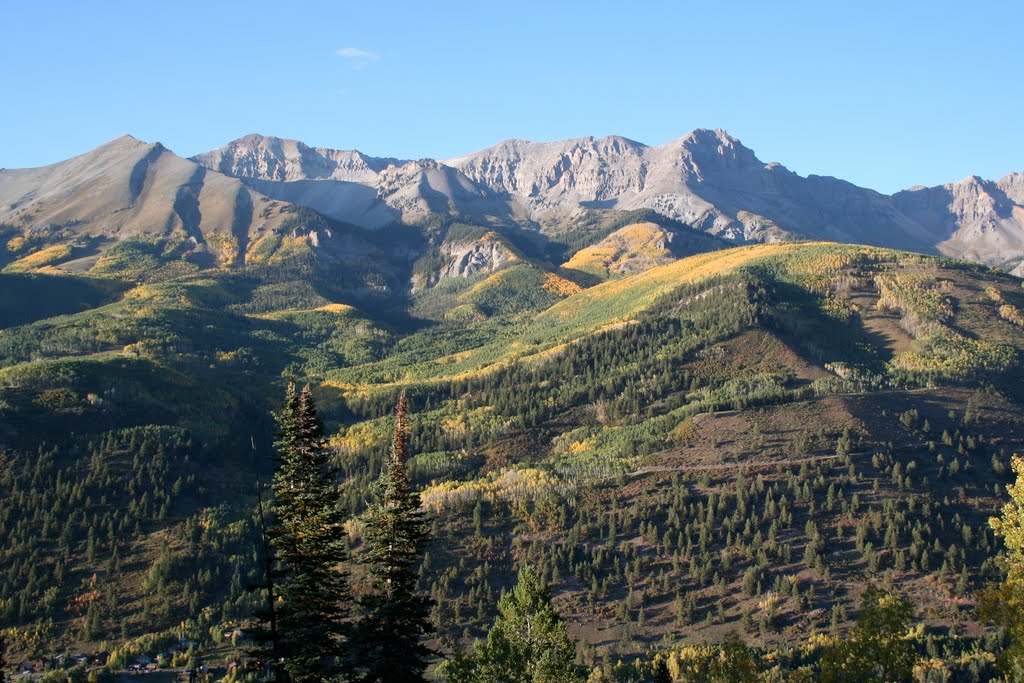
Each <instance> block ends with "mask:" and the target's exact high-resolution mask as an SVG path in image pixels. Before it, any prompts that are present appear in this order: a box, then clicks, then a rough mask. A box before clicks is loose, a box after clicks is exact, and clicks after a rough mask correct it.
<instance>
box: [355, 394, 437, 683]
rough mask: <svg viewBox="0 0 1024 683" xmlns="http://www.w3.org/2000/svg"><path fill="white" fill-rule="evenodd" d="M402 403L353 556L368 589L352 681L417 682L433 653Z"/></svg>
mask: <svg viewBox="0 0 1024 683" xmlns="http://www.w3.org/2000/svg"><path fill="white" fill-rule="evenodd" d="M407 409H408V407H407V402H406V398H405V395H404V394H403V395H402V396H401V398H399V400H398V405H397V407H396V410H395V431H394V438H393V439H392V445H391V452H390V454H389V455H388V457H387V458H386V459H385V461H384V466H383V468H382V469H381V474H380V479H379V480H378V482H377V484H376V487H375V490H374V498H375V500H374V501H373V503H372V504H371V506H370V508H369V510H368V511H367V512H366V514H365V515H364V521H365V527H364V532H363V539H364V541H365V548H364V550H363V552H362V554H361V555H360V562H361V563H362V564H364V565H365V566H366V568H367V574H368V575H369V578H370V584H369V588H370V590H369V592H368V593H367V594H366V595H365V596H363V597H362V598H361V599H360V601H359V605H360V607H361V608H362V610H363V616H362V618H361V619H360V620H359V622H358V624H357V626H356V628H355V632H354V634H353V638H352V648H353V651H354V657H355V660H356V661H355V666H356V669H357V677H356V680H358V681H361V682H362V683H388V682H390V683H404V682H406V681H423V680H425V679H424V678H423V672H424V670H425V669H426V667H427V662H428V660H429V658H430V656H431V655H432V654H433V652H432V651H431V650H430V649H429V648H427V647H426V646H425V645H424V644H423V642H422V639H423V637H424V636H425V635H427V634H428V633H430V632H431V630H432V629H431V626H430V607H431V605H432V604H433V600H431V599H430V598H429V597H428V596H425V595H422V594H420V593H418V592H417V590H416V584H417V582H418V579H419V577H418V573H417V571H416V565H417V563H418V561H419V560H420V558H421V556H422V554H423V551H424V548H425V546H426V544H427V541H428V540H429V536H428V532H427V523H426V520H425V518H424V514H423V512H422V510H420V497H419V494H417V493H415V492H413V491H412V487H411V485H410V483H409V475H408V473H407V471H406V459H407V457H408V447H407V442H408V432H407V426H406V417H407Z"/></svg>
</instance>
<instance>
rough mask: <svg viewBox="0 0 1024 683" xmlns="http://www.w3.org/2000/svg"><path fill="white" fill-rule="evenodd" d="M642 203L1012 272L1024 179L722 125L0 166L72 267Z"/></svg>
mask: <svg viewBox="0 0 1024 683" xmlns="http://www.w3.org/2000/svg"><path fill="white" fill-rule="evenodd" d="M637 209H645V210H649V211H653V212H656V213H657V214H658V215H660V216H663V217H665V218H668V219H672V220H675V221H679V222H682V223H684V224H686V225H688V226H692V227H693V228H696V229H698V230H701V231H704V232H706V233H710V234H711V235H714V236H716V237H718V238H721V239H723V240H725V241H726V242H730V243H733V244H748V243H759V242H778V241H792V240H807V239H813V240H829V241H837V242H848V243H858V244H870V245H875V246H883V247H894V248H900V249H906V250H911V251H918V252H922V253H930V254H942V255H946V256H951V257H955V258H960V259H967V260H971V261H976V262H979V263H983V264H986V265H989V266H992V267H996V268H1000V269H1004V270H1008V271H1012V272H1014V273H1015V274H1018V275H1021V274H1024V174H1021V173H1011V174H1009V175H1007V176H1005V177H1003V178H1000V179H998V180H984V179H981V178H978V177H976V176H971V177H968V178H965V179H964V180H961V181H959V182H951V183H946V184H945V185H942V186H938V187H927V188H926V187H913V188H910V189H908V190H905V191H902V192H898V193H896V194H893V195H884V194H881V193H878V192H875V191H873V190H869V189H866V188H862V187H858V186H856V185H853V184H851V183H849V182H846V181H843V180H839V179H836V178H832V177H826V176H816V175H811V176H808V177H802V176H800V175H797V174H796V173H793V172H792V171H789V170H788V169H786V168H785V167H784V166H782V165H781V164H778V163H774V162H772V163H764V162H762V161H761V160H759V159H758V158H757V156H756V155H755V153H754V152H753V151H752V150H750V149H748V148H747V147H745V146H744V145H743V144H742V143H741V142H740V141H739V140H737V139H736V138H734V137H732V136H730V135H729V134H728V133H726V132H725V131H722V130H705V129H699V130H695V131H693V132H691V133H689V134H688V135H686V136H684V137H682V138H679V139H677V140H673V141H672V142H669V143H666V144H663V145H658V146H647V145H644V144H641V143H638V142H635V141H632V140H628V139H626V138H622V137H617V136H609V137H604V138H593V137H585V138H577V139H573V140H565V141H560V142H529V141H524V140H506V141H504V142H501V143H499V144H497V145H495V146H493V147H490V148H487V149H484V150H481V151H479V152H476V153H473V154H469V155H466V156H463V157H458V158H453V159H446V160H432V159H420V160H403V159H393V158H377V157H371V156H367V155H365V154H363V153H361V152H358V151H341V150H334V149H325V148H318V147H310V146H308V145H306V144H304V143H302V142H299V141H296V140H284V139H280V138H275V137H266V136H261V135H247V136H245V137H242V138H240V139H238V140H235V141H234V142H231V143H228V144H227V145H225V146H223V147H219V148H217V149H215V150H211V151H209V152H205V153H203V154H199V155H196V156H194V157H192V158H189V159H185V158H182V157H180V156H178V155H176V154H174V153H173V152H171V151H170V150H168V149H167V148H165V147H164V146H163V145H161V144H160V143H144V142H141V141H139V140H136V139H134V138H132V137H130V136H123V137H121V138H118V139H116V140H113V141H111V142H109V143H106V144H104V145H102V146H100V147H98V148H96V149H95V150H92V151H91V152H88V153H86V154H83V155H81V156H78V157H75V158H73V159H69V160H66V161H63V162H59V163H56V164H53V165H50V166H45V167H41V168H33V169H2V170H0V224H4V225H6V226H8V227H9V228H12V229H13V231H12V232H13V233H14V234H21V235H22V236H23V237H30V238H34V239H36V240H37V241H39V243H40V244H41V245H45V244H59V243H61V241H62V240H63V241H65V242H66V241H67V240H72V241H74V240H79V242H78V243H77V244H78V247H79V248H78V249H76V250H75V251H74V256H75V258H69V259H68V261H70V262H72V264H71V265H72V267H73V268H81V267H83V266H84V267H87V266H88V265H89V264H90V263H91V261H89V260H88V259H90V258H94V257H95V253H94V254H93V255H92V256H89V253H90V252H89V250H88V249H82V248H81V247H82V246H83V245H82V244H81V240H82V239H88V240H91V242H90V244H91V245H92V247H93V251H94V252H97V253H101V252H102V251H103V250H104V249H106V248H108V247H109V245H110V244H113V243H116V242H117V241H119V240H122V239H124V238H126V237H131V236H139V235H145V236H149V237H160V236H167V235H170V234H179V235H180V234H184V235H185V236H187V239H189V240H191V241H192V242H193V243H194V244H195V248H196V250H198V251H206V252H208V253H210V254H212V256H213V257H214V258H215V259H216V260H217V261H218V262H219V263H221V264H228V265H235V264H241V263H244V262H245V259H246V257H247V254H248V250H249V247H250V245H251V244H253V243H255V242H257V241H258V240H259V238H260V237H261V236H263V235H266V234H270V233H273V232H274V231H277V232H281V231H282V229H283V228H285V227H288V228H295V227H296V226H298V227H302V224H303V220H299V221H296V220H295V218H296V216H300V217H302V218H308V216H309V215H310V214H309V212H315V213H316V214H319V215H320V216H321V217H323V218H325V219H327V220H328V221H334V222H338V223H344V224H349V225H352V226H358V227H361V228H364V229H370V230H378V231H379V230H383V229H386V228H388V226H393V225H397V224H407V225H408V224H411V225H422V224H426V223H430V222H431V221H434V222H436V221H438V220H453V219H454V220H458V221H460V222H463V223H469V224H473V225H479V226H485V227H488V228H491V229H494V230H497V231H499V232H505V231H507V230H510V229H511V230H515V231H518V232H520V233H523V234H526V235H528V236H530V237H531V239H533V240H534V241H541V242H543V241H546V240H551V239H555V240H557V239H558V237H559V235H560V234H563V233H564V232H565V231H566V229H567V228H566V226H568V225H571V224H573V222H574V221H575V222H578V221H580V220H581V218H588V217H589V218H591V219H592V218H593V217H594V216H603V215H606V214H607V215H615V214H617V213H619V212H622V211H630V210H637ZM83 254H85V256H82V255H83ZM82 258H85V259H86V261H85V262H84V264H83V263H80V262H79V261H80V259H82ZM556 260H557V259H556ZM51 265H56V266H61V262H60V261H59V260H57V261H54V262H53V263H52V264H51ZM555 265H558V264H555Z"/></svg>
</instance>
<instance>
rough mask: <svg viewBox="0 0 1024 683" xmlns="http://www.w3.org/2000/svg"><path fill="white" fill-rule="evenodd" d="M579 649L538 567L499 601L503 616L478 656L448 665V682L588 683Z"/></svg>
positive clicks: (524, 572)
mask: <svg viewBox="0 0 1024 683" xmlns="http://www.w3.org/2000/svg"><path fill="white" fill-rule="evenodd" d="M575 659H576V645H575V643H573V641H572V640H570V639H569V633H568V631H567V629H566V626H565V622H564V621H563V620H562V617H561V616H560V615H559V614H558V612H557V611H556V610H555V608H554V605H552V604H551V594H550V593H549V592H548V589H547V588H545V587H544V586H543V585H542V584H541V581H540V578H539V577H538V576H537V572H535V571H534V570H533V568H532V567H524V568H523V569H522V570H520V572H519V580H518V581H517V583H516V586H515V588H513V589H512V590H511V591H510V592H507V593H504V594H503V595H502V596H501V599H500V600H499V601H498V617H497V618H496V619H495V620H494V626H492V627H491V630H490V632H489V633H488V634H487V641H486V642H484V643H478V644H477V646H476V651H475V652H474V653H473V655H470V656H466V655H462V654H461V653H456V655H455V656H454V657H453V658H452V659H451V660H449V661H448V662H446V663H445V665H444V667H443V668H442V674H443V676H444V677H445V679H446V680H447V681H448V683H490V682H491V681H503V682H505V683H571V682H572V681H582V680H583V679H582V676H581V674H580V671H579V669H578V668H577V667H576V666H575V664H574V663H573V662H574V660H575Z"/></svg>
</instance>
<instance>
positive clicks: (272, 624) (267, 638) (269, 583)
mask: <svg viewBox="0 0 1024 683" xmlns="http://www.w3.org/2000/svg"><path fill="white" fill-rule="evenodd" d="M255 450H256V447H255V445H254V446H253V451H254V452H255ZM256 496H257V502H258V507H257V512H258V513H259V521H260V554H261V558H260V560H261V561H260V568H261V570H262V577H261V580H259V581H257V582H254V583H252V584H250V585H249V586H248V587H247V588H248V590H250V591H253V592H260V593H262V594H263V597H264V604H263V606H261V607H257V608H256V609H255V610H254V612H253V616H254V617H255V621H256V626H255V627H254V628H252V629H249V631H248V636H249V638H250V639H251V640H252V641H253V642H254V643H256V647H254V648H251V649H250V650H248V652H247V654H248V655H249V656H250V657H252V659H253V661H254V663H255V664H256V665H257V667H258V668H259V669H261V670H270V671H272V672H273V678H272V679H271V680H272V681H273V683H285V682H286V681H287V680H288V675H287V673H285V669H284V663H283V661H282V655H283V652H282V648H281V636H280V630H279V628H278V619H277V598H278V592H277V584H278V582H279V581H280V580H281V578H282V577H283V576H284V572H283V571H282V569H281V567H280V564H279V563H278V562H276V560H275V553H274V549H273V547H272V545H271V542H270V530H269V529H268V528H267V518H266V514H265V510H264V507H263V487H262V484H260V482H259V481H258V480H257V482H256ZM193 672H194V671H193Z"/></svg>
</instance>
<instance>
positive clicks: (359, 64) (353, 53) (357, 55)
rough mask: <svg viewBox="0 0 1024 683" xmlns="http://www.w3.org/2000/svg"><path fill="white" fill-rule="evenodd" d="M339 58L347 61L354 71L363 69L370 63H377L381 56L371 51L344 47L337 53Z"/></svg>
mask: <svg viewBox="0 0 1024 683" xmlns="http://www.w3.org/2000/svg"><path fill="white" fill-rule="evenodd" d="M337 54H338V56H339V57H342V58H344V59H347V60H348V61H349V63H350V64H351V65H352V68H353V69H362V68H364V67H365V66H366V65H367V64H369V63H370V62H376V61H377V60H379V59H380V55H379V54H377V53H376V52H371V51H370V50H362V49H360V48H358V47H343V48H341V49H340V50H338V52H337Z"/></svg>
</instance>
